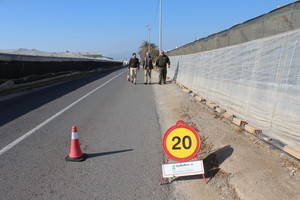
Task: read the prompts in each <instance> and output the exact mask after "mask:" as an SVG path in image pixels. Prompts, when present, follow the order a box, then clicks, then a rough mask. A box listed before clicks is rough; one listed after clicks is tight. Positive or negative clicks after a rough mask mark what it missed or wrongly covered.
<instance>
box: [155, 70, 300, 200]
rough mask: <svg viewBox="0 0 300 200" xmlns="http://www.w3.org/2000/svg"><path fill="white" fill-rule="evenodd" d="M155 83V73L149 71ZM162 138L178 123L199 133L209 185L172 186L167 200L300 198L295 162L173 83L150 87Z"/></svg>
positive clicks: (194, 181)
mask: <svg viewBox="0 0 300 200" xmlns="http://www.w3.org/2000/svg"><path fill="white" fill-rule="evenodd" d="M153 75H154V80H155V81H154V82H155V83H156V82H157V73H156V72H154V74H153ZM153 89H154V92H155V95H156V101H157V112H158V114H159V117H160V119H159V121H160V124H161V131H162V134H163V133H164V132H165V131H166V130H167V128H168V127H170V126H172V125H174V124H175V123H176V121H178V120H185V121H186V122H188V123H189V124H190V125H192V126H194V128H196V129H198V130H199V134H200V135H201V138H202V140H204V142H203V149H202V152H203V154H202V155H201V157H202V158H203V159H204V165H205V171H206V174H207V176H208V178H209V183H208V184H207V185H205V184H204V182H203V180H202V179H200V178H199V177H190V178H184V179H177V180H175V181H174V182H172V183H171V185H172V187H173V191H174V192H173V195H172V199H266V200H268V199H270V200H271V199H272V200H277V199H278V200H279V199H280V200H282V199H290V200H291V199H295V200H296V199H300V186H299V183H300V163H299V161H296V160H294V159H292V158H290V157H289V156H287V155H286V154H284V153H282V152H280V151H278V150H276V149H274V148H273V147H271V146H269V145H266V144H265V143H263V142H261V141H260V140H258V139H257V138H255V137H254V136H252V135H250V134H248V133H246V132H244V131H242V130H241V129H240V128H238V127H237V126H235V125H233V124H231V123H230V122H229V121H227V119H224V118H222V117H219V115H218V114H217V113H216V112H215V111H213V110H212V109H210V108H209V107H207V106H206V105H205V104H203V103H201V102H198V101H196V99H195V98H194V97H193V96H191V95H190V94H188V93H187V92H184V91H182V90H181V89H180V88H179V87H178V86H177V85H176V84H174V83H169V84H167V85H158V84H154V85H153Z"/></svg>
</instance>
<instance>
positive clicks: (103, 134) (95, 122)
mask: <svg viewBox="0 0 300 200" xmlns="http://www.w3.org/2000/svg"><path fill="white" fill-rule="evenodd" d="M141 78H142V73H141V72H140V73H139V80H138V83H137V85H133V84H131V83H129V82H128V81H126V80H125V79H126V70H125V69H121V70H117V71H112V72H105V73H103V74H98V75H93V76H89V77H85V78H82V79H79V80H73V81H69V82H66V83H63V84H60V85H57V86H53V87H49V88H45V89H42V90H39V91H36V92H33V93H30V94H27V95H23V96H20V97H16V98H14V99H10V100H7V101H2V102H0V112H1V114H0V199H5V200H6V199H7V200H8V199H14V200H15V199H166V198H167V197H168V193H169V189H168V186H160V185H159V179H160V176H161V163H162V157H163V154H162V150H161V133H160V127H159V123H158V117H157V114H156V107H155V99H154V95H153V91H152V86H150V85H144V84H142V79H141ZM74 102H75V103H74ZM72 125H76V126H77V127H78V133H79V138H80V143H81V148H82V150H83V151H84V153H87V154H88V155H89V157H88V159H87V160H86V161H84V162H81V163H74V162H66V161H65V160H64V158H65V156H66V155H67V154H68V151H69V145H70V137H71V132H70V129H71V127H72Z"/></svg>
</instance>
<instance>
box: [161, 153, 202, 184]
mask: <svg viewBox="0 0 300 200" xmlns="http://www.w3.org/2000/svg"><path fill="white" fill-rule="evenodd" d="M192 160H193V161H196V160H199V159H198V155H196V156H195V157H194V158H193V159H192ZM169 161H170V158H168V157H166V159H165V160H164V162H163V164H168V163H169ZM175 163H180V162H175ZM200 175H201V178H202V179H203V181H204V183H205V184H207V183H208V180H207V178H206V176H205V173H203V174H200ZM194 176H196V175H194ZM176 178H178V177H175V176H174V177H172V178H164V177H163V176H162V175H161V178H160V185H164V184H169V183H171V182H172V181H174V180H175V179H176ZM170 179H171V180H170Z"/></svg>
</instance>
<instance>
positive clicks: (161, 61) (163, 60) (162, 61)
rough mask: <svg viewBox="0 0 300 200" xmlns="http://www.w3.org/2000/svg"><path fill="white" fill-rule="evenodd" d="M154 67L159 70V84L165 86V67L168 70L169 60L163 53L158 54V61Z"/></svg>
mask: <svg viewBox="0 0 300 200" xmlns="http://www.w3.org/2000/svg"><path fill="white" fill-rule="evenodd" d="M156 66H157V67H158V69H159V84H160V85H161V84H162V82H163V83H164V84H166V79H167V67H168V68H170V59H169V57H168V56H167V55H165V52H164V51H161V52H160V55H159V57H158V59H157V60H156Z"/></svg>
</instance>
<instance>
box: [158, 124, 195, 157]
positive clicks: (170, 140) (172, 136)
mask: <svg viewBox="0 0 300 200" xmlns="http://www.w3.org/2000/svg"><path fill="white" fill-rule="evenodd" d="M200 147H201V141H200V137H199V135H198V133H197V131H196V130H195V129H194V128H192V127H190V126H187V125H186V124H185V122H184V121H178V122H177V124H176V125H175V126H172V127H171V128H169V129H168V130H167V131H166V133H165V134H164V135H163V150H164V152H165V154H166V156H167V158H168V159H172V160H174V161H178V162H185V161H189V160H191V159H194V158H196V157H197V154H198V152H199V150H200Z"/></svg>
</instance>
